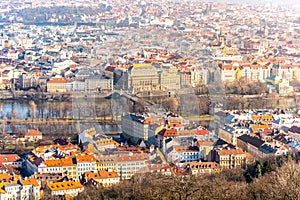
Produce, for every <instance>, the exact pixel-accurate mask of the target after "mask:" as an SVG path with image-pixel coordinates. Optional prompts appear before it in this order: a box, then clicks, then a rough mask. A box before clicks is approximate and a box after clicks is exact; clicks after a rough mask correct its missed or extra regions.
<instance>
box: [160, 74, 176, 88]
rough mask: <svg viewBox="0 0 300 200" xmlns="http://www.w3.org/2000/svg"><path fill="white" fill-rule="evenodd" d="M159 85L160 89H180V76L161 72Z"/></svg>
mask: <svg viewBox="0 0 300 200" xmlns="http://www.w3.org/2000/svg"><path fill="white" fill-rule="evenodd" d="M159 84H160V85H161V87H162V89H166V90H178V89H180V75H179V74H177V73H169V72H166V71H162V72H160V73H159Z"/></svg>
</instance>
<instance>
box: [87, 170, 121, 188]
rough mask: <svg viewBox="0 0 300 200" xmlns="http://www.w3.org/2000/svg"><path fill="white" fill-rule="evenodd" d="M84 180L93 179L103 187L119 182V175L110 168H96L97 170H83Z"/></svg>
mask: <svg viewBox="0 0 300 200" xmlns="http://www.w3.org/2000/svg"><path fill="white" fill-rule="evenodd" d="M84 180H85V181H87V182H88V181H92V180H93V181H95V182H97V183H99V184H101V185H102V186H104V187H107V186H111V185H114V184H117V183H119V182H120V176H119V175H118V173H117V172H115V171H113V170H112V169H109V170H98V171H97V172H85V173H84Z"/></svg>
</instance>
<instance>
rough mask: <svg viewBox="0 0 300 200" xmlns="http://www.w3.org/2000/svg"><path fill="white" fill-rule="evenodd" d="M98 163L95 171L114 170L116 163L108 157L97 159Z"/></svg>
mask: <svg viewBox="0 0 300 200" xmlns="http://www.w3.org/2000/svg"><path fill="white" fill-rule="evenodd" d="M98 160H99V161H98V162H97V171H99V170H109V169H112V170H116V169H117V167H116V163H115V161H114V159H113V158H110V157H108V156H107V157H102V158H99V159H98Z"/></svg>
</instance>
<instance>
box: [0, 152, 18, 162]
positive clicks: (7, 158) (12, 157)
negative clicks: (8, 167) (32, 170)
mask: <svg viewBox="0 0 300 200" xmlns="http://www.w3.org/2000/svg"><path fill="white" fill-rule="evenodd" d="M17 161H21V158H20V157H19V156H18V155H17V154H1V155H0V163H6V162H17Z"/></svg>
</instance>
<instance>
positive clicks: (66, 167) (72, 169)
mask: <svg viewBox="0 0 300 200" xmlns="http://www.w3.org/2000/svg"><path fill="white" fill-rule="evenodd" d="M61 166H62V172H63V173H64V174H65V175H67V176H68V177H69V178H72V179H74V180H79V179H78V176H77V165H76V164H75V163H74V162H73V159H72V158H62V159H61Z"/></svg>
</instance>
